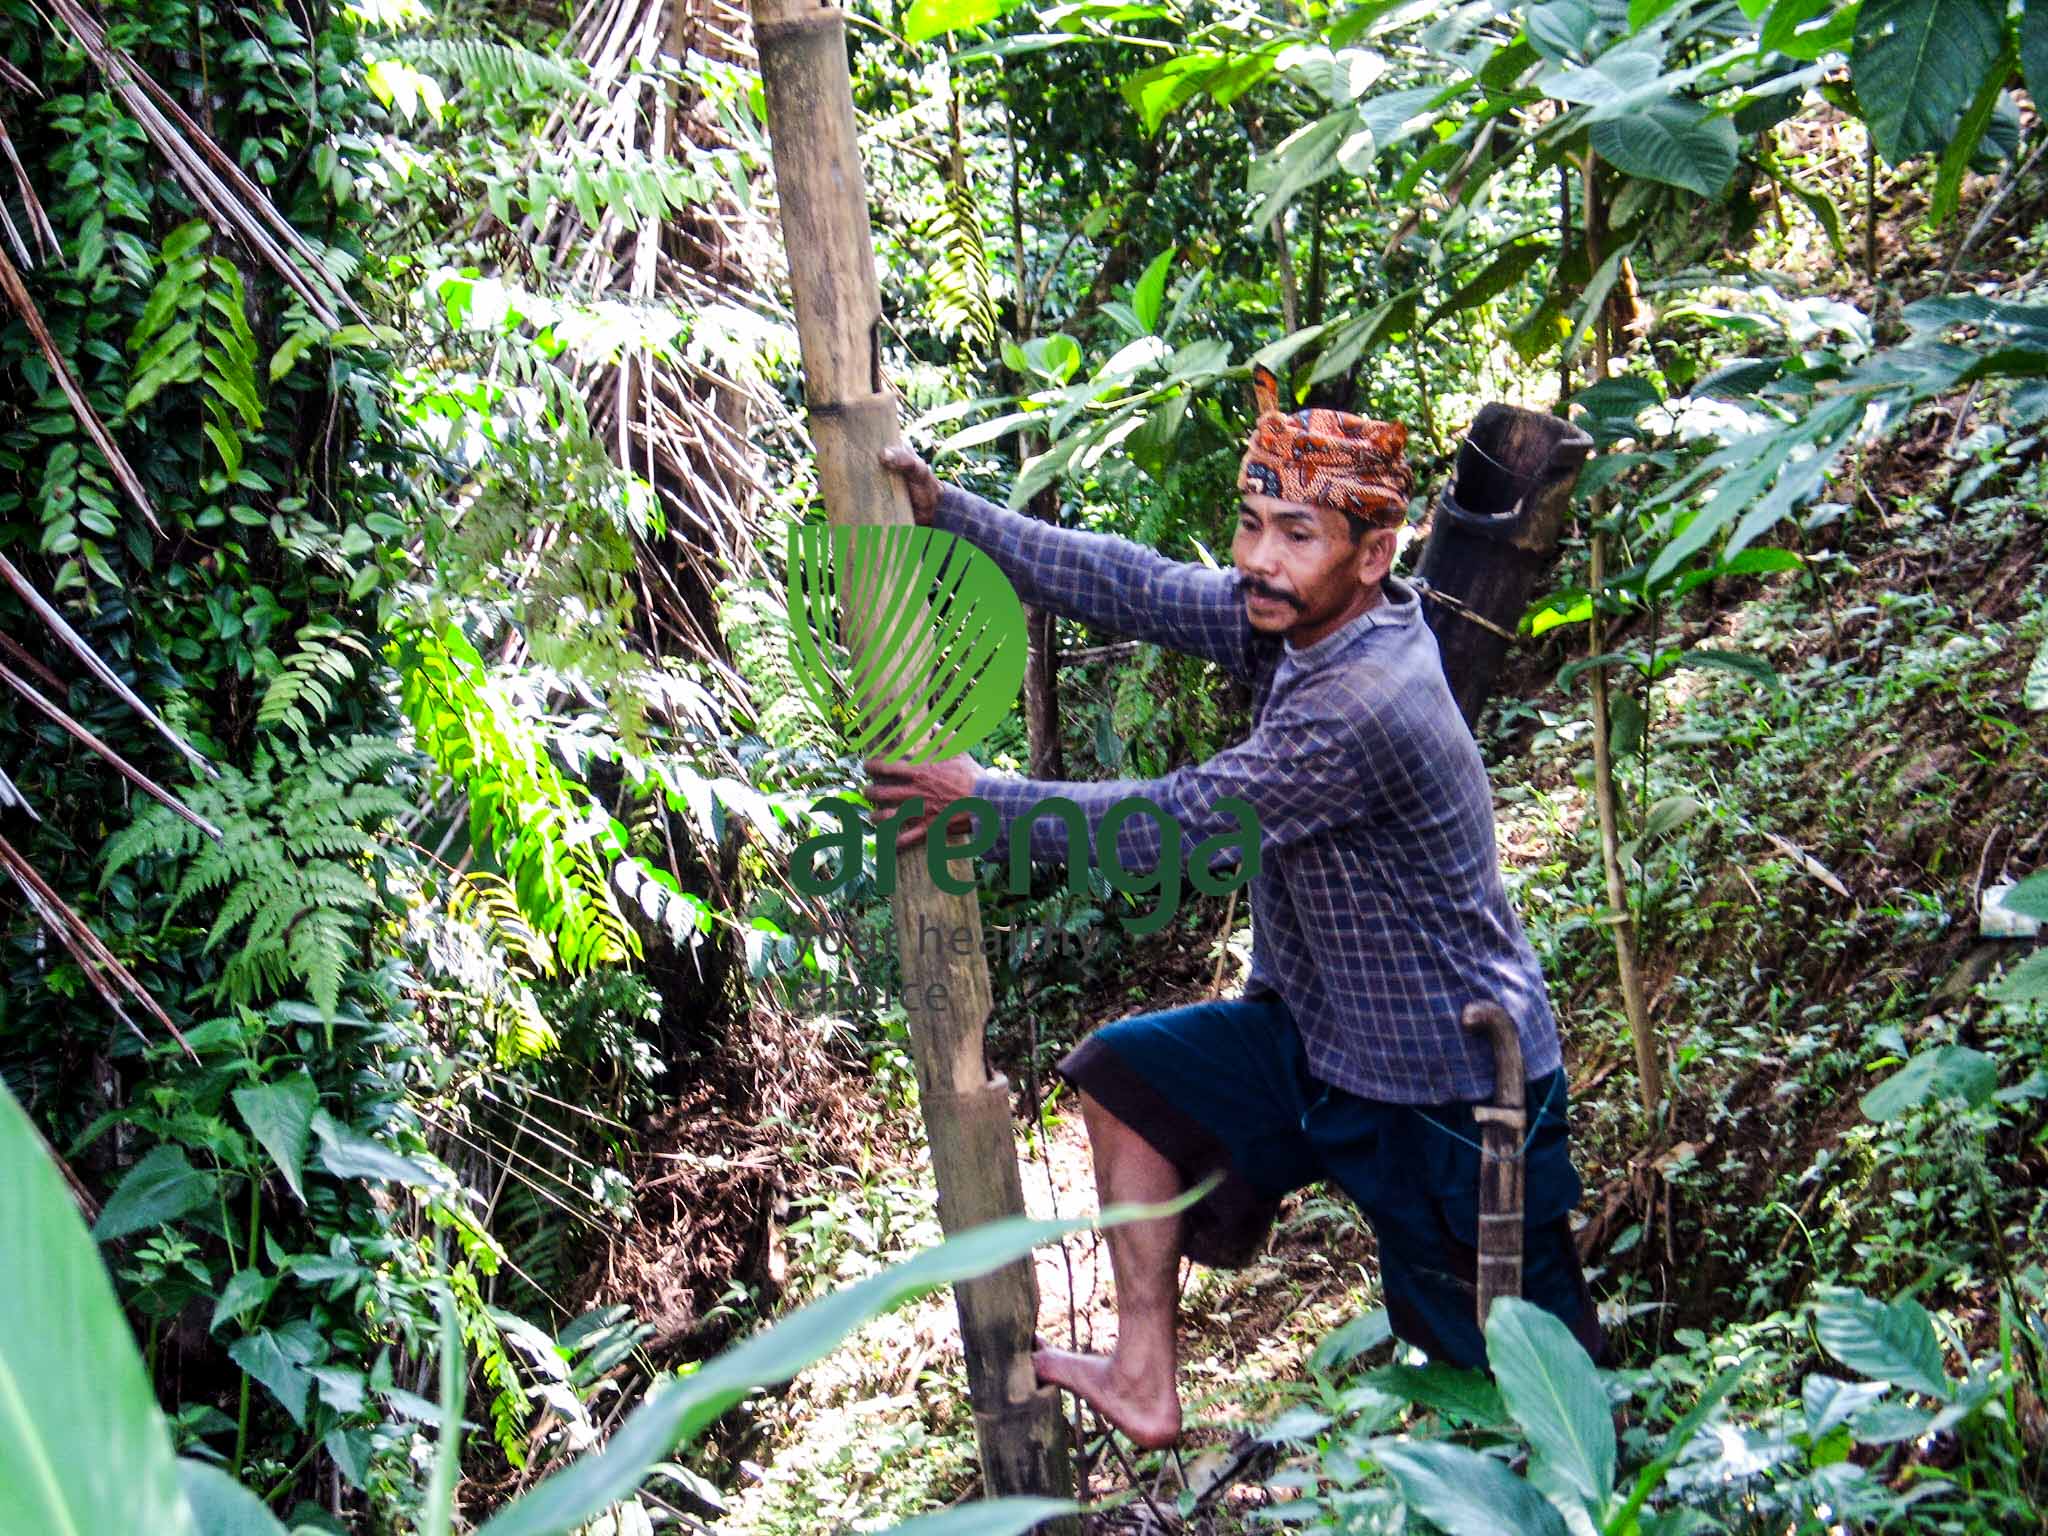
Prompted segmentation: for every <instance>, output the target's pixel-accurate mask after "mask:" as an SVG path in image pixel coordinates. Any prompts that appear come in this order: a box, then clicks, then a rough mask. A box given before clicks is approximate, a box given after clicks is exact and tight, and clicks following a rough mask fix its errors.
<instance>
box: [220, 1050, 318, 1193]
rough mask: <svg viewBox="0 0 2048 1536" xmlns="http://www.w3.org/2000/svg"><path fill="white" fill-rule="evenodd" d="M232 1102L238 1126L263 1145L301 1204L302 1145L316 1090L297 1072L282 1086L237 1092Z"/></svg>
mask: <svg viewBox="0 0 2048 1536" xmlns="http://www.w3.org/2000/svg"><path fill="white" fill-rule="evenodd" d="M234 1099H235V1108H236V1109H237V1110H239V1111H240V1112H241V1116H242V1122H243V1123H244V1124H245V1125H247V1126H248V1127H249V1131H250V1134H251V1135H253V1136H254V1137H255V1138H256V1139H257V1141H259V1142H261V1143H262V1144H263V1150H264V1151H266V1152H268V1153H269V1154H270V1160H271V1161H272V1162H274V1163H276V1164H277V1171H278V1172H279V1173H281V1174H283V1175H284V1181H285V1182H286V1183H287V1184H289V1185H291V1187H292V1193H293V1194H295V1195H297V1196H298V1197H299V1200H300V1201H301V1203H303V1202H304V1201H305V1198H306V1188H305V1182H304V1180H305V1168H306V1141H307V1138H308V1137H309V1136H310V1135H311V1134H312V1129H313V1111H314V1110H316V1109H318V1108H319V1107H320V1090H319V1088H318V1087H316V1086H315V1085H314V1082H313V1079H312V1078H310V1077H308V1076H307V1075H306V1074H305V1073H303V1072H301V1073H298V1074H297V1075H296V1076H293V1077H288V1078H286V1079H284V1081H282V1082H277V1083H264V1084H261V1085H259V1086H257V1087H254V1088H237V1089H236V1090H235V1093H234Z"/></svg>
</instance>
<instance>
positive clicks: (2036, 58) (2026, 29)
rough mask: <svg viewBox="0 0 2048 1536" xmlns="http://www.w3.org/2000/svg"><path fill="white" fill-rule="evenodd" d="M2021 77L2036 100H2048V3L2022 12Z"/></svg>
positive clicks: (2032, 6) (2030, 6)
mask: <svg viewBox="0 0 2048 1536" xmlns="http://www.w3.org/2000/svg"><path fill="white" fill-rule="evenodd" d="M2020 78H2021V79H2022V80H2024V81H2026V83H2027V94H2028V95H2029V96H2031V97H2033V98H2034V100H2035V101H2048V5H2029V6H2028V7H2027V8H2026V9H2025V10H2023V11H2021V12H2020Z"/></svg>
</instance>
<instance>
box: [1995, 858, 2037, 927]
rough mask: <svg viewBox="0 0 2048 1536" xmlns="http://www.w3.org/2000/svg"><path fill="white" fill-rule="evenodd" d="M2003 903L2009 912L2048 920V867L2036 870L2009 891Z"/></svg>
mask: <svg viewBox="0 0 2048 1536" xmlns="http://www.w3.org/2000/svg"><path fill="white" fill-rule="evenodd" d="M2003 905H2004V907H2005V909H2006V910H2007V911H2008V912H2017V913H2019V915H2020V916H2022V917H2037V918H2039V919H2041V920H2042V921H2043V922H2048V869H2037V870H2035V871H2034V873H2032V874H2031V875H2029V876H2027V878H2026V879H2024V880H2022V881H2021V882H2020V883H2019V884H2018V885H2016V886H2014V887H2013V888H2012V889H2011V890H2009V891H2007V892H2006V893H2005V899H2004V902H2003Z"/></svg>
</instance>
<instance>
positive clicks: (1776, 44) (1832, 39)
mask: <svg viewBox="0 0 2048 1536" xmlns="http://www.w3.org/2000/svg"><path fill="white" fill-rule="evenodd" d="M1856 10H1857V8H1856V7H1855V6H1854V5H1843V4H1841V3H1840V0H1778V3H1777V4H1776V5H1774V6H1772V7H1771V14H1770V16H1769V18H1768V19H1767V20H1766V21H1765V22H1764V25H1763V31H1762V33H1761V35H1760V36H1759V39H1758V41H1759V42H1760V44H1761V45H1762V48H1763V51H1764V52H1765V53H1782V54H1784V55H1785V57H1786V58H1788V59H1800V60H1812V59H1817V58H1819V57H1821V55H1823V54H1828V53H1839V52H1840V51H1842V50H1843V49H1844V48H1847V47H1848V46H1849V42H1850V39H1851V38H1852V37H1853V36H1854V35H1855V31H1856Z"/></svg>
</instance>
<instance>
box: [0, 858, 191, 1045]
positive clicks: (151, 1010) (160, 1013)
mask: <svg viewBox="0 0 2048 1536" xmlns="http://www.w3.org/2000/svg"><path fill="white" fill-rule="evenodd" d="M0 868H4V869H5V870H6V871H7V873H8V874H9V875H11V876H13V877H14V883H15V884H16V885H17V886H19V887H20V888H21V893H22V895H24V896H26V897H27V898H28V904H29V906H30V907H31V908H33V909H34V911H35V914H36V916H37V917H38V918H40V919H41V920H42V923H43V926H44V927H45V928H48V929H49V930H50V932H51V933H53V934H55V935H56V936H57V941H58V942H59V943H60V944H62V945H63V946H64V947H65V948H66V949H68V950H69V951H71V957H72V958H73V959H74V960H76V961H77V962H78V967H79V969H80V970H82V971H83V972H85V978H86V980H87V981H89V982H91V983H92V988H93V990H94V991H95V992H97V993H99V995H100V1000H101V1001H102V1002H104V1003H105V1004H106V1005H107V1006H108V1007H109V1008H111V1009H112V1010H113V1011H114V1016H115V1017H116V1018H118V1019H119V1020H120V1021H121V1022H122V1023H123V1024H126V1025H127V1026H128V1028H129V1029H130V1030H132V1031H133V1032H134V1034H135V1038H136V1039H138V1040H140V1041H141V1042H142V1043H143V1044H144V1045H148V1044H150V1043H151V1041H150V1038H149V1036H148V1035H146V1034H144V1033H143V1032H142V1030H141V1029H140V1028H138V1027H137V1025H136V1023H135V1021H134V1020H133V1019H131V1018H129V1017H128V1013H127V1010H126V1009H124V1008H123V1007H122V1006H121V999H120V998H119V997H118V996H116V995H115V991H114V988H113V987H112V986H109V985H108V979H109V978H111V979H112V980H113V982H114V983H116V984H118V986H119V988H120V990H121V991H122V992H125V993H127V994H128V996H129V997H130V998H132V999H134V1000H135V1001H136V1002H138V1003H140V1004H141V1005H142V1007H143V1009H144V1010H145V1011H146V1012H147V1013H148V1014H149V1015H150V1017H151V1018H153V1019H155V1020H156V1021H157V1023H159V1024H161V1025H163V1027H164V1028H165V1029H166V1030H168V1031H169V1032H170V1036H171V1038H172V1039H173V1040H176V1041H177V1042H178V1044H179V1045H180V1046H181V1047H183V1049H184V1052H185V1054H186V1055H187V1056H190V1057H191V1058H192V1059H193V1060H194V1061H197V1060H198V1059H199V1054H198V1052H196V1051H194V1050H193V1049H192V1047H191V1046H190V1045H187V1044H186V1042H185V1037H184V1036H183V1035H181V1034H179V1033H178V1026H177V1025H175V1024H173V1023H172V1022H171V1016H170V1015H169V1014H167V1013H165V1012H164V1010H163V1006H162V1005H161V1004H160V1003H158V1002H157V1000H156V999H155V998H154V997H152V996H150V994H149V992H148V990H147V989H146V988H145V987H144V986H143V985H142V983H141V982H139V981H137V980H136V979H135V973H134V972H133V971H131V970H129V969H128V967H127V966H125V965H123V964H122V963H121V961H120V958H119V957H118V956H117V955H116V954H115V953H114V952H113V951H112V950H110V949H108V948H107V946H106V945H105V943H103V942H102V941H101V939H100V936H99V935H98V934H96V933H94V932H93V931H92V928H91V927H90V926H89V925H88V924H87V923H86V921H85V919H84V918H82V917H80V916H79V915H78V914H77V913H76V912H74V911H73V910H72V909H71V908H70V906H69V905H67V904H66V903H65V901H64V898H63V897H61V896H59V895H58V894H57V892H56V891H55V890H54V889H53V888H52V887H51V885H50V883H49V881H47V880H45V879H44V878H43V877H42V876H41V875H40V874H38V873H37V872H36V868H35V866H34V865H33V864H31V863H29V861H28V860H27V859H26V858H24V857H22V855H21V852H20V850H18V849H17V848H15V846H14V845H13V844H12V843H10V842H8V841H7V840H6V839H5V838H4V837H0Z"/></svg>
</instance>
